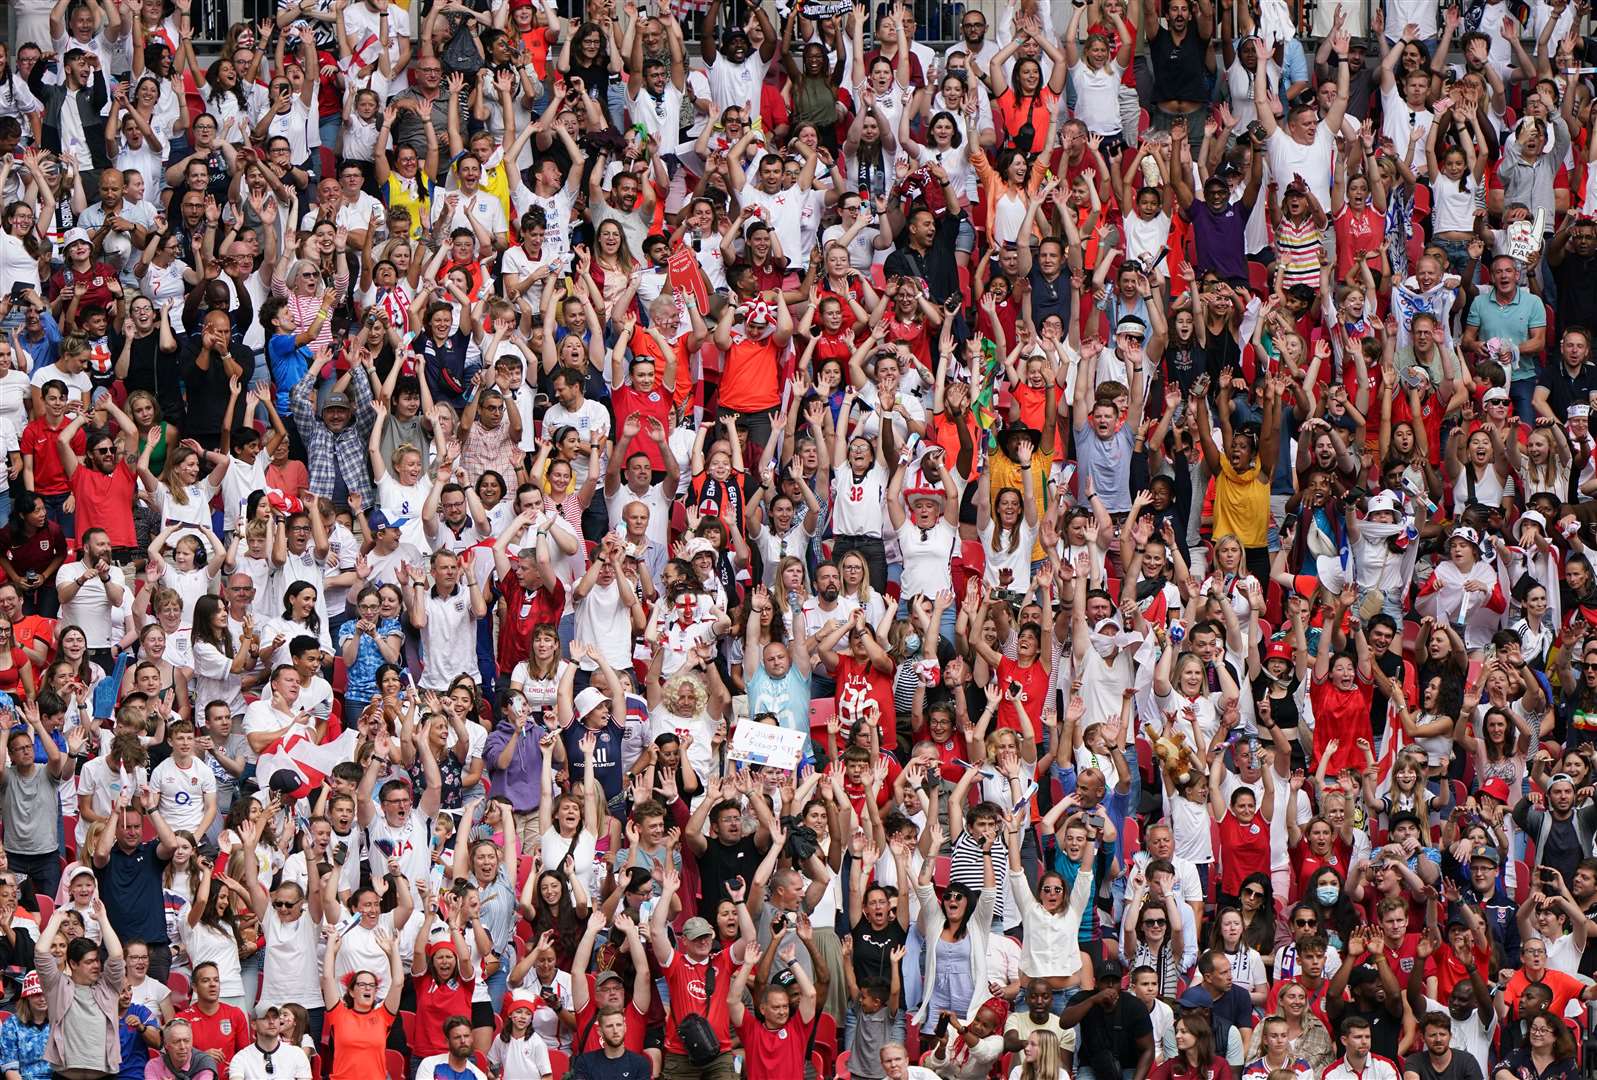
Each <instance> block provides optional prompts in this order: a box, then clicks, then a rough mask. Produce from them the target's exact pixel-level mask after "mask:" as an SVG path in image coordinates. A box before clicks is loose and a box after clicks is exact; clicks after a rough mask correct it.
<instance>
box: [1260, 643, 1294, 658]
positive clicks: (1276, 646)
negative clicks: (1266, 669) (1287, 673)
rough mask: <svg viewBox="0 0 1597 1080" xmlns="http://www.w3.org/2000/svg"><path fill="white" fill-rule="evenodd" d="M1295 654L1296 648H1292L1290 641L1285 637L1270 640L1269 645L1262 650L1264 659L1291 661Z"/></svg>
mask: <svg viewBox="0 0 1597 1080" xmlns="http://www.w3.org/2000/svg"><path fill="white" fill-rule="evenodd" d="M1296 654H1297V650H1295V649H1294V648H1292V643H1291V642H1290V641H1287V640H1286V639H1285V638H1277V639H1276V640H1275V641H1272V642H1270V647H1269V648H1268V649H1266V650H1265V651H1264V658H1265V659H1266V660H1287V661H1291V660H1294V659H1296Z"/></svg>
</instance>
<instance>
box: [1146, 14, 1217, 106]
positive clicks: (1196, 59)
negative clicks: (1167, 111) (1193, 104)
mask: <svg viewBox="0 0 1597 1080" xmlns="http://www.w3.org/2000/svg"><path fill="white" fill-rule="evenodd" d="M1208 51H1209V43H1208V42H1207V41H1205V40H1203V38H1202V36H1200V35H1199V33H1198V28H1197V26H1195V25H1190V24H1189V25H1188V26H1187V32H1186V35H1185V36H1184V37H1183V38H1182V39H1181V40H1180V41H1177V40H1176V39H1175V35H1173V34H1171V33H1170V31H1169V30H1166V29H1164V28H1163V27H1161V28H1160V30H1159V32H1158V33H1157V34H1155V35H1154V36H1153V40H1152V41H1150V42H1149V43H1148V59H1149V60H1150V61H1152V64H1151V66H1152V68H1153V100H1154V101H1207V100H1209V79H1208V68H1207V67H1206V66H1205V65H1204V54H1205V53H1207V52H1208Z"/></svg>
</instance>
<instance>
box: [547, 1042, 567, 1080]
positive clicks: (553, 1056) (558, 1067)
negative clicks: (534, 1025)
mask: <svg viewBox="0 0 1597 1080" xmlns="http://www.w3.org/2000/svg"><path fill="white" fill-rule="evenodd" d="M570 1071H571V1055H570V1054H568V1053H566V1052H565V1051H564V1050H555V1049H553V1048H551V1049H550V1051H549V1072H550V1074H551V1075H553V1076H557V1077H559V1076H565V1075H566V1074H567V1073H568V1072H570Z"/></svg>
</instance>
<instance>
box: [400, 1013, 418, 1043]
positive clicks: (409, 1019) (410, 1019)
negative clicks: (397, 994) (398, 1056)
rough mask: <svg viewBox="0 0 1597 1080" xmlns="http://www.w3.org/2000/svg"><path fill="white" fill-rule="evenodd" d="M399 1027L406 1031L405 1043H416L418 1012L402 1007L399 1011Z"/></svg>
mask: <svg viewBox="0 0 1597 1080" xmlns="http://www.w3.org/2000/svg"><path fill="white" fill-rule="evenodd" d="M399 1027H400V1030H401V1031H403V1032H404V1033H405V1045H406V1046H415V1045H416V1014H415V1013H413V1012H407V1011H405V1010H404V1009H401V1010H400V1012H399Z"/></svg>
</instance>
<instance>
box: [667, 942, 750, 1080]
mask: <svg viewBox="0 0 1597 1080" xmlns="http://www.w3.org/2000/svg"><path fill="white" fill-rule="evenodd" d="M710 964H714V965H715V995H714V998H713V999H709V997H708V995H706V994H705V985H704V979H705V974H706V972H707V970H708V967H709V965H710ZM733 972H734V968H733V964H732V957H731V955H730V951H729V950H726V949H723V950H721V951H720V952H718V953H716V954H715V955H713V956H711V957H710V959H709V960H708V961H706V962H705V963H699V964H695V963H694V962H693V961H691V960H689V959H688V955H687V953H685V952H683V951H682V950H681V949H677V950H676V951H674V952H673V953H672V954H671V962H670V963H669V964H667V965H666V967H665V971H664V975H665V982H666V985H667V986H668V987H670V989H671V1016H670V1018H669V1019H668V1020H667V1021H666V1025H665V1052H666V1053H668V1054H683V1053H686V1052H687V1051H686V1049H685V1048H684V1047H683V1045H682V1040H681V1039H680V1038H678V1037H677V1025H678V1024H680V1023H681V1022H682V1020H683V1018H684V1017H687V1016H691V1015H693V1014H695V1013H697V1014H698V1015H700V1016H703V1017H704V1018H705V1019H707V1020H709V1021H710V1027H711V1029H712V1030H713V1031H714V1032H715V1033H716V1035H717V1036H718V1037H719V1038H720V1040H721V1050H722V1052H723V1053H724V1052H725V1051H727V1050H730V1049H732V1021H731V1018H730V1017H729V1016H727V1008H726V995H727V989H728V988H729V987H730V986H731V985H732V975H733Z"/></svg>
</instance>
